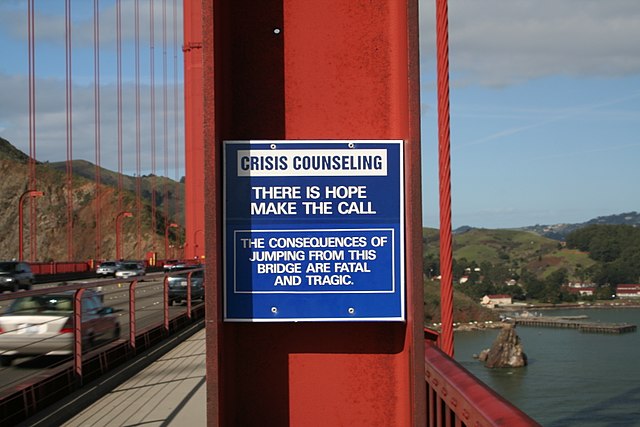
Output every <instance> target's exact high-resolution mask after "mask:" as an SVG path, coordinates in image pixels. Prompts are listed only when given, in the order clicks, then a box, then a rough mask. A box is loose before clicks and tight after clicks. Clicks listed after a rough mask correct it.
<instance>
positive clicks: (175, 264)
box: [162, 259, 189, 272]
mask: <svg viewBox="0 0 640 427" xmlns="http://www.w3.org/2000/svg"><path fill="white" fill-rule="evenodd" d="M162 268H163V269H164V271H165V272H169V271H177V270H184V269H186V268H189V266H188V265H187V263H185V262H184V261H180V260H178V259H168V260H166V261H165V262H164V263H163V266H162Z"/></svg>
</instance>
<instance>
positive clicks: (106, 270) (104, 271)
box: [96, 261, 122, 277]
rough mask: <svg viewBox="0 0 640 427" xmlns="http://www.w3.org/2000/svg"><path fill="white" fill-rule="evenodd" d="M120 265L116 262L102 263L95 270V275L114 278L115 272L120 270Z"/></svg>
mask: <svg viewBox="0 0 640 427" xmlns="http://www.w3.org/2000/svg"><path fill="white" fill-rule="evenodd" d="M121 266H122V265H121V264H120V262H118V261H104V262H103V263H101V264H100V265H99V266H98V268H96V274H97V275H98V276H113V277H115V276H116V272H117V271H118V270H119V269H120V268H121Z"/></svg>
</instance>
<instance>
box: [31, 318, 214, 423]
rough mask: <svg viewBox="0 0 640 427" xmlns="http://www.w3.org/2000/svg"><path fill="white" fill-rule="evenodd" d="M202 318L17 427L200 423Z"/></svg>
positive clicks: (202, 403) (202, 410)
mask: <svg viewBox="0 0 640 427" xmlns="http://www.w3.org/2000/svg"><path fill="white" fill-rule="evenodd" d="M203 324H204V322H200V323H198V324H194V325H192V326H191V327H189V328H187V329H186V330H185V331H183V332H181V333H179V334H177V335H176V336H174V337H173V338H171V339H168V340H167V341H166V342H164V343H163V344H161V345H160V346H158V347H157V348H152V349H150V350H148V351H147V352H145V353H143V354H141V355H140V356H139V357H137V358H136V359H132V361H131V362H130V363H127V364H125V365H124V366H122V367H121V368H119V369H116V370H115V371H114V372H112V373H111V374H109V375H106V376H105V378H104V379H101V380H99V381H97V382H96V383H94V384H91V385H88V386H87V387H85V388H83V389H80V390H79V391H78V392H75V393H72V394H71V395H69V396H67V397H66V398H64V399H62V400H61V401H60V402H59V403H57V404H54V405H52V407H51V409H45V410H44V411H41V412H40V413H38V414H36V415H35V416H34V417H32V418H30V419H28V420H26V421H25V422H23V423H21V424H19V427H26V426H29V427H34V426H35V427H49V426H51V427H53V426H55V427H58V426H67V427H76V426H82V427H100V426H109V427H112V426H145V427H153V426H163V427H166V426H175V427H178V426H180V427H181V426H189V427H199V426H206V387H205V371H206V369H205V347H206V346H205V328H204V327H203Z"/></svg>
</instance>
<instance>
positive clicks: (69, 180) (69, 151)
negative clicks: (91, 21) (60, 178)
mask: <svg viewBox="0 0 640 427" xmlns="http://www.w3.org/2000/svg"><path fill="white" fill-rule="evenodd" d="M64 20H65V29H66V31H65V58H66V107H67V260H69V261H73V260H74V256H73V92H72V89H73V88H72V61H71V53H72V45H71V0H66V1H65V19H64Z"/></svg>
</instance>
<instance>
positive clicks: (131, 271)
mask: <svg viewBox="0 0 640 427" xmlns="http://www.w3.org/2000/svg"><path fill="white" fill-rule="evenodd" d="M145 274H146V270H145V267H144V264H142V263H141V262H123V263H122V265H121V266H120V269H119V270H118V271H116V277H119V278H122V279H129V278H130V277H136V276H144V275H145Z"/></svg>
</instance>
